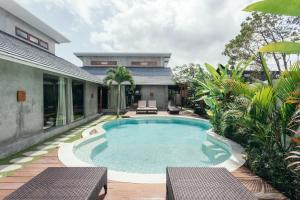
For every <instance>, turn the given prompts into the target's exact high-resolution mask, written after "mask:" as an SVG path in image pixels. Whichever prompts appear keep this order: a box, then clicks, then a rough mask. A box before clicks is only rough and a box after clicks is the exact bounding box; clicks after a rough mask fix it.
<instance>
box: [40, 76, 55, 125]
mask: <svg viewBox="0 0 300 200" xmlns="http://www.w3.org/2000/svg"><path fill="white" fill-rule="evenodd" d="M43 85H44V129H47V128H51V127H53V126H56V118H57V107H58V90H59V87H58V86H59V85H58V77H55V76H49V75H44V78H43Z"/></svg>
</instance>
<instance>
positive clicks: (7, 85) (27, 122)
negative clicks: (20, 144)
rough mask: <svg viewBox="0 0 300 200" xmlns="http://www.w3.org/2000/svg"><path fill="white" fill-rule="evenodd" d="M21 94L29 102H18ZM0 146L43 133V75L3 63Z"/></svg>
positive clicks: (0, 78)
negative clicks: (19, 91) (22, 92)
mask: <svg viewBox="0 0 300 200" xmlns="http://www.w3.org/2000/svg"><path fill="white" fill-rule="evenodd" d="M18 90H23V91H25V92H26V101H25V102H22V103H21V102H17V98H16V94H17V91H18ZM0 94H1V95H0V113H1V115H0V146H1V147H2V146H3V145H4V144H8V143H11V142H13V141H15V140H20V139H22V138H27V137H30V136H32V135H34V134H38V133H39V132H40V131H41V130H42V129H43V73H42V71H39V70H34V69H33V68H29V67H24V66H21V65H18V64H15V63H12V62H8V61H3V60H0Z"/></svg>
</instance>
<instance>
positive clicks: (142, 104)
mask: <svg viewBox="0 0 300 200" xmlns="http://www.w3.org/2000/svg"><path fill="white" fill-rule="evenodd" d="M146 104H147V102H146V101H145V100H141V101H138V107H137V109H136V113H147V105H146Z"/></svg>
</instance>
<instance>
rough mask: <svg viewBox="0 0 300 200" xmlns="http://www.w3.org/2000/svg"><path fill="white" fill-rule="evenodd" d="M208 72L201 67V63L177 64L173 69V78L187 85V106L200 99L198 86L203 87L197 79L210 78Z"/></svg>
mask: <svg viewBox="0 0 300 200" xmlns="http://www.w3.org/2000/svg"><path fill="white" fill-rule="evenodd" d="M208 76H209V75H208V74H207V73H206V72H205V71H204V70H203V69H202V68H201V66H200V65H199V64H193V63H191V64H188V65H187V64H185V65H181V66H176V67H175V68H174V70H173V80H174V82H175V83H177V84H179V85H185V86H186V87H187V90H188V92H187V93H188V97H187V99H186V100H187V102H186V104H187V106H194V104H195V102H196V101H197V100H198V98H197V95H196V88H198V87H201V86H200V85H199V83H198V81H197V80H203V79H206V78H208Z"/></svg>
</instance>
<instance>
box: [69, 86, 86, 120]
mask: <svg viewBox="0 0 300 200" xmlns="http://www.w3.org/2000/svg"><path fill="white" fill-rule="evenodd" d="M72 95H73V113H74V120H78V119H80V118H82V117H84V96H83V95H84V84H83V82H80V81H74V80H73V81H72Z"/></svg>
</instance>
